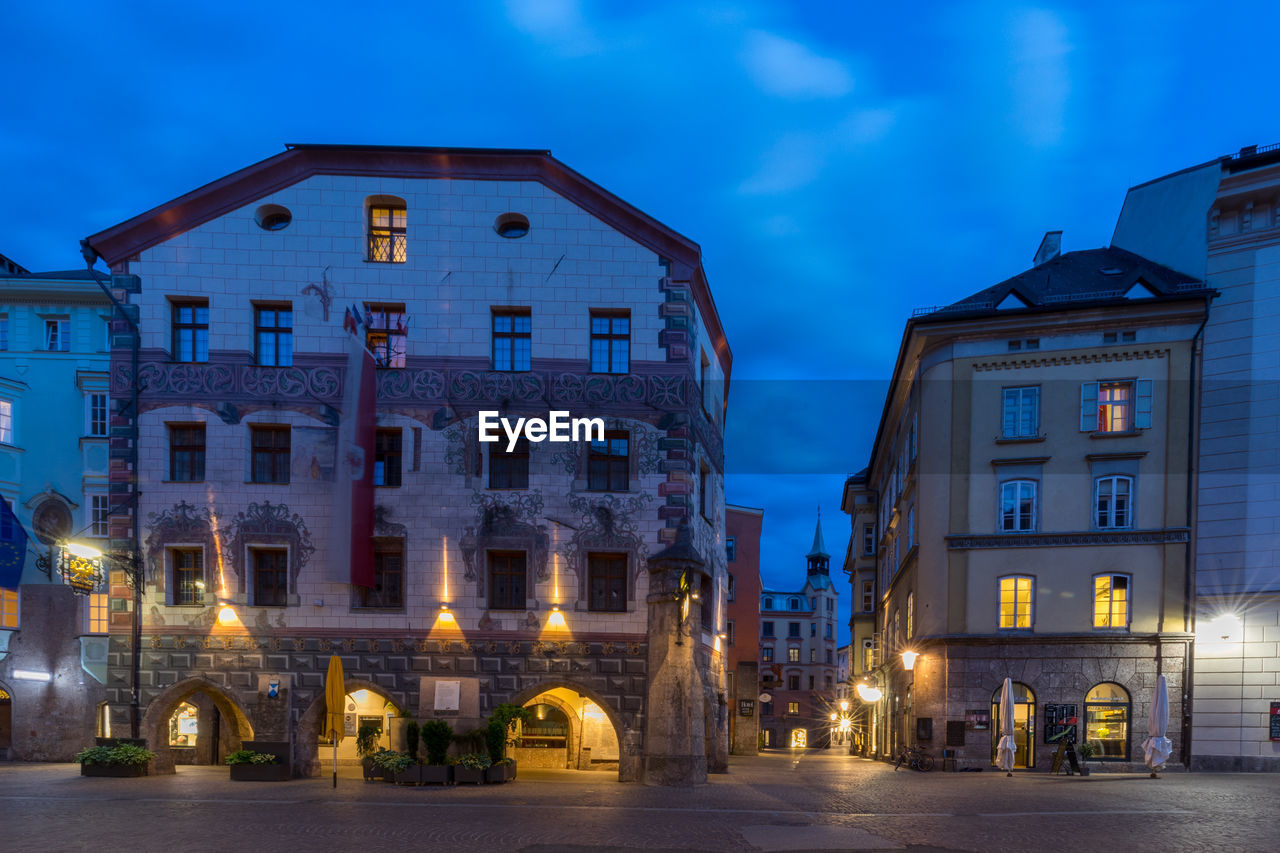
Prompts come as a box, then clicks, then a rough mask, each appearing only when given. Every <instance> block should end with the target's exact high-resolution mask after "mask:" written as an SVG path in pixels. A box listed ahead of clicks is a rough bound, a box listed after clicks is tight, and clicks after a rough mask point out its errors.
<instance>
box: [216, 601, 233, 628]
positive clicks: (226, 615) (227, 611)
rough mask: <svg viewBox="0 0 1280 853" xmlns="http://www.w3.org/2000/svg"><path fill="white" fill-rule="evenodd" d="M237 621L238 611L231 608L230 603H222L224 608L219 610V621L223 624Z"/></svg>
mask: <svg viewBox="0 0 1280 853" xmlns="http://www.w3.org/2000/svg"><path fill="white" fill-rule="evenodd" d="M235 621H236V612H235V611H234V610H232V609H231V606H230V605H227V604H224V605H222V609H221V610H219V611H218V623H219V624H221V625H231V624H233V623H234V622H235Z"/></svg>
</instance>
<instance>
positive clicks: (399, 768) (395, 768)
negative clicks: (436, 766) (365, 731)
mask: <svg viewBox="0 0 1280 853" xmlns="http://www.w3.org/2000/svg"><path fill="white" fill-rule="evenodd" d="M370 757H371V758H372V759H373V764H374V766H375V767H381V768H382V769H383V770H390V771H391V772H392V773H403V772H404V771H406V770H408V769H409V768H410V767H412V766H413V764H414V762H413V756H412V755H409V754H408V753H407V752H396V751H395V750H394V749H380V750H378V751H377V752H375V753H374V754H373V755H372V756H370Z"/></svg>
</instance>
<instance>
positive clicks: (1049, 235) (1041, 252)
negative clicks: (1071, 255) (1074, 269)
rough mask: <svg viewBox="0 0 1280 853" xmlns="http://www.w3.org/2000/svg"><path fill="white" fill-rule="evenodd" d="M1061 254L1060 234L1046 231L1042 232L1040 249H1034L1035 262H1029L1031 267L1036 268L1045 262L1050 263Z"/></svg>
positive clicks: (1059, 232)
mask: <svg viewBox="0 0 1280 853" xmlns="http://www.w3.org/2000/svg"><path fill="white" fill-rule="evenodd" d="M1061 254H1062V232H1061V231H1046V232H1044V239H1043V240H1041V241H1040V248H1039V249H1036V257H1035V260H1033V261H1032V262H1031V265H1032V266H1034V267H1038V266H1040V265H1041V264H1043V263H1045V262H1046V261H1051V260H1053V259H1054V258H1056V257H1058V255H1061Z"/></svg>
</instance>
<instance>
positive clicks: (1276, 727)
mask: <svg viewBox="0 0 1280 853" xmlns="http://www.w3.org/2000/svg"><path fill="white" fill-rule="evenodd" d="M1271 739H1272V740H1277V741H1280V702H1272V703H1271Z"/></svg>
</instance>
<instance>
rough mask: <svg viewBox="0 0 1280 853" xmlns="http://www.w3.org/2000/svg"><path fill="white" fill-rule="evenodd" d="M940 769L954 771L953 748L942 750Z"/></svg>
mask: <svg viewBox="0 0 1280 853" xmlns="http://www.w3.org/2000/svg"><path fill="white" fill-rule="evenodd" d="M942 769H943V771H944V772H951V773H954V772H955V769H956V751H955V750H954V749H944V750H942Z"/></svg>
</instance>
